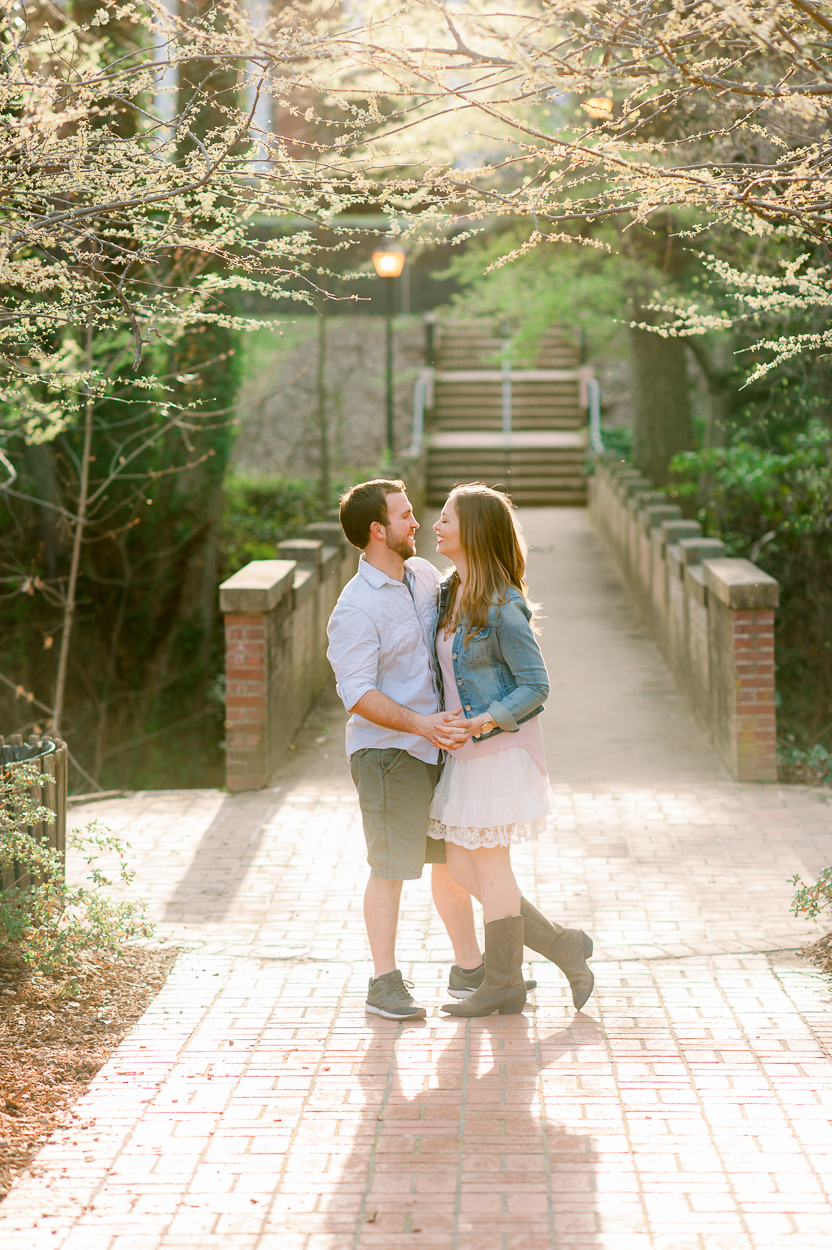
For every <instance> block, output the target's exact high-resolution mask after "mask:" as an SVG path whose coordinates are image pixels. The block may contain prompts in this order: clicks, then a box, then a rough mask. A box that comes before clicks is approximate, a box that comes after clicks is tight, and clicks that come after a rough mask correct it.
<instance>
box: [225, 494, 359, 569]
mask: <svg viewBox="0 0 832 1250" xmlns="http://www.w3.org/2000/svg"><path fill="white" fill-rule="evenodd" d="M334 502H335V501H334V500H333V503H334ZM320 519H321V499H320V491H319V487H318V483H317V481H315V479H314V478H298V477H276V476H275V477H250V476H248V475H247V474H244V473H229V475H228V476H227V478H226V480H225V488H224V492H223V513H222V538H221V541H222V565H223V569H224V570H225V575H226V576H229V575H230V574H231V573H233V572H235V571H236V570H237V569H240V568H242V567H243V565H244V564H248V562H249V560H274V559H275V556H276V552H275V544H276V543H279V542H281V541H282V540H283V539H284V538H295V537H296V536H297V535H299V534H302V533H303V529H304V526H305V525H309V524H310V522H312V521H319V520H320Z"/></svg>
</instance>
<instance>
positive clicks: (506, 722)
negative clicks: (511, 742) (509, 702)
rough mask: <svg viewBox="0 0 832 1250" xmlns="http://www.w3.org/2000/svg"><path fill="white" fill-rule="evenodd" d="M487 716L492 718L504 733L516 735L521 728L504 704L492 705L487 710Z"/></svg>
mask: <svg viewBox="0 0 832 1250" xmlns="http://www.w3.org/2000/svg"><path fill="white" fill-rule="evenodd" d="M485 714H486V716H490V717H491V719H492V720H493V721H494V723H495V725H499V727H500V729H502V730H503V731H504V733H509V734H512V733H516V732H517V730H518V729H519V728H520V726H519V725H518V724H517V721H516V720H515V719H514V717H513V716H512V714H511V712H510V711H509V710H508V708H507V707H506V705H505V704H504V703H496V702H495V703H492V704H491V706H490V707H488V708H486V712H485Z"/></svg>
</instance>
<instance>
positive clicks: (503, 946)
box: [442, 916, 526, 1016]
mask: <svg viewBox="0 0 832 1250" xmlns="http://www.w3.org/2000/svg"><path fill="white" fill-rule="evenodd" d="M525 1002H526V985H525V982H524V980H523V917H522V916H504V917H503V918H502V920H490V921H489V922H488V924H487V925H486V926H485V980H484V981H483V983H482V985H481V986H480V988H479V989H478V990H475V991H474V993H473V994H470V995H469V996H468V998H462V999H459V1000H458V1001H456V1002H452V1003H443V1004H442V1010H443V1011H447V1012H448V1013H449V1014H450V1015H452V1016H490V1015H491V1013H492V1011H499V1012H500V1014H501V1015H503V1016H509V1015H516V1014H517V1012H519V1011H522V1010H523V1006H524V1004H525Z"/></svg>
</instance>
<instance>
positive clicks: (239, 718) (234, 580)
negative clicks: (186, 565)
mask: <svg viewBox="0 0 832 1250" xmlns="http://www.w3.org/2000/svg"><path fill="white" fill-rule="evenodd" d="M295 568H296V564H295V561H294V560H253V561H252V562H251V564H247V565H246V566H245V568H243V569H240V571H239V573H235V574H234V576H233V577H229V579H228V581H226V582H223V584H222V585H221V586H220V611H221V612H222V613H223V615H224V616H225V776H226V785H227V786H228V789H229V790H256V789H259V788H260V787H261V786H265V785H268V783H269V781H270V780H271V777H272V775H273V773H274V769H275V763H276V758H275V757H276V747H277V743H276V742H272V738H273V737H275V727H274V726H273V725H272V720H273V715H272V706H271V705H272V702H273V701H274V698H275V693H276V686H277V685H278V684H279V682H278V678H279V676H280V675H281V674H282V672H283V669H284V668H285V656H284V655H283V654H282V652H283V651H284V650H285V646H283V645H281V644H282V643H283V641H284V640H283V639H282V638H281V631H280V628H279V622H278V617H279V615H280V611H281V608H283V610H284V613H285V611H286V610H287V609H288V610H289V611H290V610H291V594H292V587H293V583H294V574H295ZM283 675H284V680H285V674H283Z"/></svg>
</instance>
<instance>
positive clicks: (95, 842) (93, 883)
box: [0, 764, 152, 975]
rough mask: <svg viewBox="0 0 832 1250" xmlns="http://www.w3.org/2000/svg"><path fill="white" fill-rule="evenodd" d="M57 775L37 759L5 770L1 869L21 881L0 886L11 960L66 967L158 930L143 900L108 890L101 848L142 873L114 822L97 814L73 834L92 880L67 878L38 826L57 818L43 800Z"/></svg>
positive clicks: (0, 922) (58, 969)
mask: <svg viewBox="0 0 832 1250" xmlns="http://www.w3.org/2000/svg"><path fill="white" fill-rule="evenodd" d="M49 783H51V778H49V777H48V775H46V774H41V772H40V770H39V768H38V766H37V765H36V764H20V765H17V766H16V767H14V768H10V769H9V770H8V771H7V772H5V773H3V774H0V871H2V873H3V876H4V878H5V879H6V880H7V881H8V880H9V879H11V880H12V881H13V882H14V884H11V885H10V886H9V888H7V889H3V890H0V949H1V950H2V952H3V955H4V958H5V960H6V962H9V961H12V962H18V963H20V964H23V965H24V966H25V967H27V968H29V969H30V970H31V971H34V972H42V973H49V974H51V975H65V974H68V973H71V971H72V970H73V969H74V968H77V967H78V965H79V964H80V963H81V961H82V960H83V957H84V956H85V955H86V954H88V953H91V952H94V951H109V952H112V953H114V954H120V953H121V951H122V949H123V946H124V943H125V942H127V941H129V940H130V939H131V938H134V937H139V936H142V937H150V936H151V933H152V926H151V925H150V923H149V921H148V919H147V917H146V915H145V912H144V904H143V903H114V902H113V901H112V900H111V899H109V898H108V897H107V895H106V893H105V892H104V891H105V890H106V888H107V887H108V886H110V885H111V884H112V881H111V880H110V878H108V877H107V876H106V875H105V874H104V873H103V872H102V871H101V869H100V868H99V867H98V865H97V862H96V861H97V859H98V856H99V852H109V853H115V854H117V855H118V857H119V870H118V875H119V879H120V880H121V881H122V882H124V883H129V882H130V881H132V879H133V877H134V875H135V874H134V873H133V871H132V870H131V869H130V868H128V867H127V865H126V863H125V861H124V847H123V846H122V844H121V843H120V842H119V841H118V839H117V838H115V837H113V835H112V834H111V833H110V831H109V830H108V829H106V828H104V827H103V826H102V825H100V824H99V823H98V822H97V821H93V822H92V823H91V824H90V825H88V826H87V827H86V829H84V830H83V831H81V832H78V833H74V832H73V833H70V834H68V836H67V841H68V844H69V845H70V846H72V847H73V849H75V850H79V851H80V852H81V854H82V855H83V858H84V862H85V863H86V866H87V869H88V875H87V882H88V883H89V884H85V885H80V886H71V885H68V884H67V882H66V879H65V877H64V872H63V864H62V861H61V857H60V855H59V854H58V853H57V851H55V850H53V849H52V847H50V846H49V845H48V843H46V842H45V841H40V840H39V839H37V838H35V837H33V836H32V834H31V833H30V828H31V826H33V825H36V824H40V823H43V824H47V825H49V824H53V823H54V819H55V816H54V813H53V812H52V811H51V810H50V809H49V808H48V807H46V806H44V805H43V804H42V803H41V802H39V799H40V797H41V796H40V794H39V793H38V791H39V790H40V788H41V787H43V786H44V785H46V784H49Z"/></svg>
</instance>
